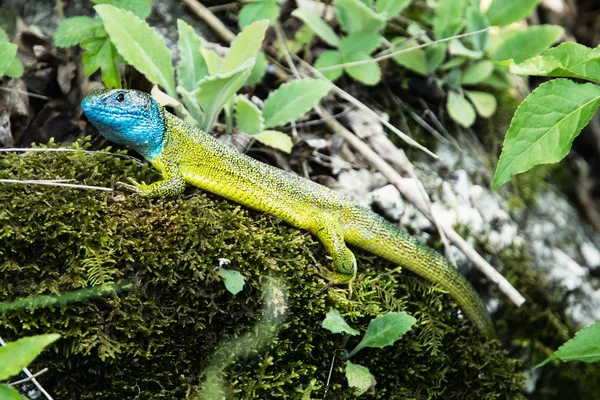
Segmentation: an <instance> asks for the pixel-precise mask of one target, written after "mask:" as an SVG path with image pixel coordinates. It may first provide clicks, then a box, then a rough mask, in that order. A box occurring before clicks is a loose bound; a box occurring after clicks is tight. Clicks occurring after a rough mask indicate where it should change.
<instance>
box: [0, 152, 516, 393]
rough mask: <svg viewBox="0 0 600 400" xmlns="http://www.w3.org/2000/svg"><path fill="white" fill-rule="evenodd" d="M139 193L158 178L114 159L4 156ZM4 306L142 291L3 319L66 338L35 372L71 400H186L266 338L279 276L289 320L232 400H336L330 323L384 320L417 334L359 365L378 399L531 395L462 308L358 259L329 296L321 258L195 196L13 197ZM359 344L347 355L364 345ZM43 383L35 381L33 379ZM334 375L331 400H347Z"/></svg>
mask: <svg viewBox="0 0 600 400" xmlns="http://www.w3.org/2000/svg"><path fill="white" fill-rule="evenodd" d="M126 177H133V178H135V179H138V180H145V181H147V182H148V181H153V180H155V179H157V174H156V172H154V171H153V170H152V169H150V168H148V167H146V166H139V165H137V164H135V163H133V162H131V161H127V160H121V159H116V158H114V157H111V156H103V155H90V154H86V153H84V152H76V153H36V154H26V155H16V154H8V155H3V156H0V178H11V179H75V180H76V181H77V182H80V183H84V184H87V185H96V186H104V187H110V186H112V185H114V184H115V183H116V182H118V181H123V180H125V179H126ZM0 204H3V205H4V207H3V209H2V210H0V274H1V275H2V280H1V281H0V299H2V300H13V299H16V298H19V297H25V296H30V295H35V294H53V293H60V292H65V291H68V290H72V289H77V288H82V287H86V286H88V285H89V284H90V282H92V281H93V282H95V283H102V282H121V281H123V280H125V279H127V280H129V281H130V282H131V284H132V287H131V288H130V289H129V290H128V291H123V292H121V293H119V294H118V295H112V296H110V297H107V298H101V299H96V300H93V301H88V302H82V303H74V304H71V305H69V306H66V307H51V308H46V309H37V310H34V311H28V310H22V311H17V312H11V313H8V314H5V315H0V333H1V334H2V336H3V338H4V339H5V340H14V339H16V338H18V337H22V336H26V335H33V334H37V333H48V332H56V333H60V334H61V335H62V337H63V338H62V339H61V340H60V341H59V342H57V343H56V344H55V345H54V346H53V347H52V349H51V350H50V351H46V352H44V353H43V354H42V356H41V357H40V358H39V359H38V360H37V361H36V365H37V366H43V367H48V368H49V372H48V373H47V374H45V375H44V377H43V379H42V380H43V382H44V386H45V387H46V388H47V389H49V390H50V391H51V392H53V393H54V394H55V396H56V398H64V399H115V398H117V399H125V398H136V397H137V398H143V399H159V398H161V399H182V398H184V397H185V395H186V393H188V392H191V391H193V388H194V387H195V386H196V385H197V384H198V383H199V379H200V377H201V376H202V373H203V371H205V370H206V367H207V365H208V363H209V361H210V360H211V357H212V354H213V352H214V350H215V349H216V348H217V346H218V345H219V344H220V343H223V342H225V341H226V340H228V339H232V338H235V337H238V336H240V335H242V334H244V333H246V332H252V329H253V328H252V327H253V326H254V324H256V322H257V321H258V320H259V319H260V313H261V309H262V308H261V293H260V284H261V277H263V276H266V275H274V276H279V277H281V278H283V279H284V280H285V283H286V285H287V287H288V291H289V309H288V316H287V319H286V321H285V323H284V324H283V326H282V329H281V331H280V332H279V334H278V335H277V337H276V339H274V340H273V342H272V343H270V344H269V345H268V346H267V347H266V349H265V350H264V351H262V352H256V354H255V355H254V356H252V357H249V358H246V359H238V360H236V361H235V362H234V363H233V364H232V365H231V366H230V367H229V368H228V369H227V370H226V373H227V381H228V385H229V391H230V394H231V398H257V399H259V398H260V399H264V398H301V397H302V396H303V395H306V393H309V392H310V396H311V397H312V398H323V396H324V393H325V390H326V389H325V382H326V380H327V375H328V372H329V367H330V363H331V359H332V356H333V355H334V354H336V351H337V350H338V349H339V348H340V345H341V342H340V337H339V336H338V335H333V334H331V333H329V332H328V331H325V330H324V329H322V328H320V322H321V321H322V320H323V318H324V316H325V313H326V312H327V311H328V310H329V309H330V308H337V309H339V310H340V311H341V312H342V313H344V314H345V315H346V318H347V320H349V321H350V322H351V323H352V324H353V326H355V327H356V328H358V329H360V330H361V331H364V330H365V329H366V327H367V325H368V322H369V321H370V319H371V318H373V317H375V316H376V315H378V314H380V313H383V312H386V311H397V310H405V311H407V312H409V313H410V314H412V315H414V316H415V317H416V318H417V319H418V323H417V326H416V328H415V329H413V330H412V331H411V332H409V333H408V334H407V335H406V336H405V337H403V338H402V339H401V340H400V341H398V342H397V343H396V344H395V345H394V348H393V349H391V348H385V349H366V350H364V351H362V352H361V353H359V354H358V355H357V356H356V357H355V359H354V358H353V361H355V362H357V363H360V364H362V365H365V366H367V367H368V368H369V369H370V370H371V372H372V373H373V374H374V375H375V377H376V379H377V386H376V393H375V395H374V396H373V395H371V396H370V397H372V398H379V399H403V398H414V397H431V398H458V399H462V398H465V399H466V398H473V399H500V398H507V397H512V398H514V397H518V396H519V395H520V393H521V390H522V375H521V373H520V372H519V371H518V369H519V362H518V361H516V360H513V359H511V358H509V357H507V352H506V351H505V350H503V349H502V347H501V345H500V343H499V342H498V341H491V342H488V343H483V342H482V341H481V339H480V336H479V335H478V334H477V332H476V331H475V330H474V329H473V328H472V326H471V324H470V323H469V322H468V321H465V320H463V319H461V318H459V313H458V312H457V310H458V309H457V306H456V304H455V303H454V302H453V301H451V300H450V298H449V297H448V296H447V295H445V294H444V293H442V292H441V291H439V290H438V289H436V288H435V287H433V286H431V285H430V284H429V283H427V282H425V281H424V280H422V279H420V278H417V277H415V276H413V275H411V274H409V273H406V272H400V271H399V269H398V268H397V267H395V266H393V265H390V264H389V263H386V262H384V261H383V260H381V259H377V258H375V257H373V256H371V255H369V254H366V253H364V252H361V251H356V254H357V258H358V261H359V265H360V271H359V277H358V282H357V283H356V285H355V287H354V296H353V299H352V301H348V300H347V298H346V296H347V292H346V291H345V290H342V289H340V288H334V289H330V290H329V291H328V292H327V293H319V290H320V289H321V288H322V286H323V281H322V280H321V279H320V278H319V277H318V275H317V273H316V272H317V268H316V264H317V263H322V264H323V265H327V264H328V261H327V257H326V254H325V253H324V251H323V249H322V246H321V245H320V244H319V243H318V242H316V241H315V240H313V239H312V238H311V237H310V236H308V235H307V234H305V233H303V232H301V231H298V230H296V229H292V228H290V227H289V226H287V225H285V224H284V223H282V222H280V221H278V220H277V219H275V218H272V217H270V216H267V215H264V214H261V213H256V212H253V211H249V210H247V209H245V208H242V207H241V206H238V205H236V204H233V203H231V202H228V201H225V200H223V199H221V198H218V197H215V196H212V195H209V194H206V193H204V192H201V191H199V190H196V189H194V188H189V189H188V191H187V192H186V193H185V195H183V196H181V197H178V198H168V199H163V200H149V199H143V198H136V197H133V196H129V195H127V194H125V195H122V194H115V193H106V192H99V191H91V190H74V189H66V188H58V187H41V186H23V185H8V184H0ZM219 258H227V259H229V260H231V264H230V266H229V268H234V269H237V270H239V271H241V272H242V273H243V274H244V276H245V277H246V282H247V283H246V286H245V288H244V290H243V291H242V292H241V293H240V294H238V295H237V296H232V295H231V294H230V293H229V292H227V291H226V290H225V288H224V285H223V283H222V282H221V279H220V278H219V276H218V274H217V271H216V270H215V269H216V267H217V266H218V265H219ZM355 340H358V339H356V338H352V339H350V342H349V343H348V345H349V346H353V345H355V344H356V343H354V342H353V341H355ZM34 368H36V366H34ZM350 393H351V392H350V391H349V389H348V388H347V387H346V385H345V377H344V373H343V364H342V363H340V362H336V364H335V367H334V369H333V376H332V380H331V384H330V386H329V388H328V389H327V398H328V399H345V398H349V397H351V396H350Z"/></svg>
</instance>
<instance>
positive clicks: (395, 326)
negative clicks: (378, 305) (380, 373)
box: [347, 312, 417, 358]
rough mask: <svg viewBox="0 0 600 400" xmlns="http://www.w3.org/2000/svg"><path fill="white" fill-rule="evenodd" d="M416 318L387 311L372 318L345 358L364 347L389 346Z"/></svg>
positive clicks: (410, 326)
mask: <svg viewBox="0 0 600 400" xmlns="http://www.w3.org/2000/svg"><path fill="white" fill-rule="evenodd" d="M415 322H417V320H416V319H415V318H414V317H412V316H411V315H408V314H407V313H405V312H387V313H385V314H383V315H380V316H378V317H377V318H375V319H372V320H371V322H370V323H369V327H368V328H367V332H366V333H365V336H363V338H362V340H361V341H360V343H359V344H358V346H356V347H355V348H354V350H352V351H351V352H350V353H349V354H348V357H347V358H350V357H352V356H353V355H354V354H356V353H357V352H358V351H360V350H361V349H364V348H365V347H376V348H383V347H386V346H391V345H393V344H394V342H396V341H397V340H398V339H400V337H401V336H402V335H404V334H405V333H406V332H408V331H409V330H410V329H411V328H412V326H413V325H414V324H415Z"/></svg>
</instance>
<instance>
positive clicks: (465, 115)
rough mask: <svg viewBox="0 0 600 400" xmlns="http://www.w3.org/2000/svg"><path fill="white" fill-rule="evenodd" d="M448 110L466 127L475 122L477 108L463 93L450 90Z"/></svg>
mask: <svg viewBox="0 0 600 400" xmlns="http://www.w3.org/2000/svg"><path fill="white" fill-rule="evenodd" d="M446 110H448V114H449V115H450V117H451V118H452V119H453V120H455V121H456V122H458V124H459V125H462V126H464V127H465V128H468V127H470V126H471V125H473V124H474V123H475V118H476V115H475V109H474V108H473V106H472V105H471V103H469V101H468V100H467V99H465V97H464V96H463V95H462V94H459V93H457V92H455V91H454V90H450V91H449V92H448V99H447V102H446Z"/></svg>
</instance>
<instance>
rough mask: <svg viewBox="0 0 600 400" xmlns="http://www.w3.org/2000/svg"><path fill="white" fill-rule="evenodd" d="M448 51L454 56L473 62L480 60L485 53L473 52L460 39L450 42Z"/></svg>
mask: <svg viewBox="0 0 600 400" xmlns="http://www.w3.org/2000/svg"><path fill="white" fill-rule="evenodd" d="M448 51H449V52H450V54H452V55H453V56H458V57H466V58H470V59H472V60H479V59H481V58H482V57H483V51H479V50H471V49H469V48H468V47H466V46H465V45H464V44H463V42H461V41H460V40H458V39H454V40H451V41H450V44H449V45H448Z"/></svg>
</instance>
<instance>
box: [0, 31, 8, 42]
mask: <svg viewBox="0 0 600 400" xmlns="http://www.w3.org/2000/svg"><path fill="white" fill-rule="evenodd" d="M6 42H9V40H8V35H7V34H6V31H5V30H4V29H2V27H0V43H6Z"/></svg>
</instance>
